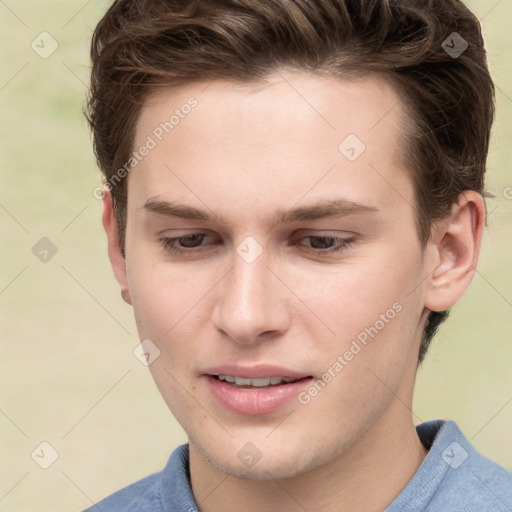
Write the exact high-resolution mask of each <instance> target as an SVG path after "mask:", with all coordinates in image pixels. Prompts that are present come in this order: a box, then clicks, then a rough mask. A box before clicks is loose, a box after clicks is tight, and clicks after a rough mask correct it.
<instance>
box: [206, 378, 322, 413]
mask: <svg viewBox="0 0 512 512" xmlns="http://www.w3.org/2000/svg"><path fill="white" fill-rule="evenodd" d="M206 379H207V383H208V388H209V390H210V392H211V394H212V395H213V396H214V398H215V399H216V400H217V401H218V402H219V403H220V404H221V405H223V406H224V407H226V409H229V410H231V411H234V412H238V413H240V414H247V415H249V416H256V415H259V414H267V413H270V412H273V411H275V410H276V409H278V408H279V407H282V406H283V405H284V404H285V403H287V402H288V401H290V400H291V399H292V398H293V397H295V396H296V395H298V394H299V393H300V392H301V391H302V390H303V389H304V388H305V387H306V386H308V385H309V384H310V383H311V380H312V379H313V378H312V377H308V378H306V379H301V380H298V381H296V382H290V383H289V384H279V385H277V386H269V387H266V388H258V387H251V388H249V387H247V388H242V387H235V386H232V385H230V384H228V383H226V382H225V381H222V380H219V379H217V378H216V377H213V376H211V375H207V376H206Z"/></svg>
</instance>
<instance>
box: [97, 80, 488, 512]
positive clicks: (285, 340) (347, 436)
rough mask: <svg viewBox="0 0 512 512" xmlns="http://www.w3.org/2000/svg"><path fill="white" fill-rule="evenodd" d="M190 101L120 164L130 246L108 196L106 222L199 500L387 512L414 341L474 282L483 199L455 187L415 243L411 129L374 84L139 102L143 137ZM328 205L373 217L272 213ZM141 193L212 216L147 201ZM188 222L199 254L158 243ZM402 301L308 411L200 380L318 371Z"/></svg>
mask: <svg viewBox="0 0 512 512" xmlns="http://www.w3.org/2000/svg"><path fill="white" fill-rule="evenodd" d="M191 96H194V97H195V98H196V99H197V101H198V105H197V107H196V108H194V109H193V110H192V112H191V113H190V114H189V115H188V116H186V117H185V118H184V119H182V120H180V123H179V125H178V126H176V127H175V129H174V130H173V131H172V133H170V134H169V135H168V136H166V137H165V138H163V140H162V141H161V142H160V143H159V144H158V145H157V147H155V148H154V149H152V150H151V151H150V153H149V154H148V155H147V156H146V157H145V158H144V159H143V161H142V162H141V163H140V164H138V165H137V166H136V167H135V168H134V169H133V170H132V171H131V173H130V175H129V178H128V218H127V230H126V259H124V258H123V256H122V253H121V249H120V247H119V243H118V241H117V225H116V221H115V216H114V214H113V210H112V200H111V197H110V194H109V193H108V191H107V193H105V195H104V198H103V224H104V227H105V231H106V233H107V237H108V246H109V256H110V260H111V262H112V267H113V270H114V273H115V276H116V278H117V280H118V281H119V283H120V286H121V288H122V289H124V290H127V291H126V292H125V297H126V300H127V302H129V303H131V304H133V308H134V313H135V318H136V322H137V326H138V330H139V335H140V338H141V339H145V338H149V339H150V340H152V342H153V343H155V345H157V346H158V348H159V350H160V351H161V353H160V357H158V358H157V359H156V360H155V361H154V362H153V363H152V364H151V365H150V370H151V373H152V375H153V377H154V380H155V382H156V384H157V386H158V388H159V390H160V392H161V394H162V396H163V398H164V399H165V401H166V402H167V404H168V406H169V408H170V409H171V411H172V412H173V414H174V415H175V416H176V418H177V419H178V421H179V422H180V424H181V425H182V427H183V428H184V430H185V431H186V433H187V435H188V438H189V442H190V472H191V482H192V488H193V492H194V496H195V498H196V501H197V503H198V506H199V508H200V510H201V511H203V512H210V511H214V510H219V509H220V508H221V507H222V510H228V511H231V510H233V511H234V510H244V511H248V512H250V511H253V510H254V511H256V510H258V511H271V510H272V511H274V510H280V511H296V510H304V509H305V510H322V511H325V512H329V511H331V510H332V511H334V510H336V511H340V510H347V511H348V510H363V511H378V510H383V509H384V508H385V507H386V506H387V505H389V504H390V503H391V502H392V501H393V499H394V498H395V497H396V496H397V495H398V494H399V493H400V492H401V490H402V489H403V488H404V487H405V485H406V484H407V482H408V481H409V480H410V479H411V477H412V476H413V475H414V473H415V471H416V470H417V469H418V467H419V465H420V464H421V462H422V460H423V459H424V457H425V455H426V450H425V448H424V447H423V445H422V444H421V442H420V441H419V439H418V437H417V434H416V430H415V427H414V423H413V417H412V410H411V407H412V395H413V387H414V381H415V376H416V367H417V357H418V350H419V346H420V341H421V335H422V332H423V328H424V325H425V321H426V318H427V315H428V312H429V310H436V311H440V310H443V309H447V308H450V307H451V306H453V305H454V304H455V303H456V302H457V300H458V299H459V298H460V297H461V296H462V294H463V293H464V291H465V290H466V288H467V286H468V285H469V283H470V281H471V279H472V277H473V273H474V267H475V265H476V262H477V258H478V251H479V246H480V239H481V235H482V229H483V223H484V206H483V201H482V199H481V197H480V195H479V194H477V193H474V192H470V191H467V192H465V193H464V194H463V195H461V196H460V198H459V201H458V204H456V205H454V206H453V210H452V214H451V216H450V217H448V218H447V219H444V220H443V221H440V222H438V223H436V224H435V225H434V226H433V229H432V238H431V240H430V241H429V242H428V243H427V245H426V246H422V245H421V243H420V241H419V238H418V234H417V229H416V223H415V219H416V217H415V216H416V210H415V208H414V204H415V199H414V190H413V185H412V181H411V179H410V173H411V170H410V169H407V168H405V167H404V165H403V164H402V163H401V158H400V157H401V150H402V148H403V142H402V141H403V136H404V134H405V133H404V132H405V131H406V130H407V122H406V120H405V116H404V112H403V110H402V106H401V104H400V100H399V96H398V95H397V93H396V92H395V91H394V89H393V88H392V87H391V86H390V85H389V84H388V83H387V82H385V81H384V80H383V79H382V78H379V77H375V76H367V77H365V78H362V79H359V80H358V81H343V80H335V79H328V78H325V77H320V76H316V75H312V74H307V73H301V72H298V71H290V70H288V71H285V70H280V71H279V72H276V73H274V74H272V75H271V76H269V77H268V78H267V79H266V80H265V81H262V82H258V83H254V84H250V85H244V86H242V85H236V84H234V83H231V82H228V81H222V80H217V81H214V82H212V83H210V84H205V83H198V84H189V85H187V86H186V87H181V88H178V89H172V90H170V89H169V90H165V91H162V92H159V93H158V94H155V95H153V96H151V97H150V98H148V100H147V102H146V105H145V107H144V108H143V110H142V112H141V115H140V117H139V120H138V124H137V134H136V141H135V147H140V146H141V145H142V144H144V141H145V140H146V137H147V136H148V135H150V134H151V132H152V130H153V129H154V128H155V127H156V126H158V125H159V123H161V122H162V121H164V120H165V119H167V118H168V116H169V113H170V112H171V113H172V111H173V110H174V109H176V108H179V107H180V106H181V105H183V104H185V103H186V102H187V99H188V98H190V97H191ZM305 100H306V101H305ZM351 133H352V134H356V135H357V136H358V137H359V138H360V139H361V140H362V141H364V144H365V145H366V150H365V151H364V152H363V153H362V154H361V155H360V156H359V158H357V159H356V160H355V161H353V162H351V161H349V160H347V158H346V157H345V156H344V155H343V154H342V153H341V152H340V151H339V149H338V145H339V144H340V142H341V141H342V140H343V139H344V138H345V137H346V136H347V135H348V134H351ZM340 198H343V200H344V201H346V202H349V203H357V204H362V205H365V206H370V207H371V208H372V209H374V210H375V211H366V210H364V211H359V210H355V209H353V208H352V209H350V210H349V211H346V212H345V214H344V215H340V216H337V217H327V218H319V219H316V220H302V221H293V222H288V223H282V224H276V222H275V221H276V216H277V213H278V212H279V211H281V210H284V211H287V210H289V209H291V208H297V207H306V206H311V205H313V204H316V203H319V202H322V201H326V200H337V199H340ZM148 200H151V201H156V200H158V201H168V202H176V203H180V204H183V205H187V206H190V207H195V208H198V209H201V210H204V211H205V212H206V213H208V214H210V215H212V214H215V215H217V216H218V217H220V220H212V221H204V220H187V219H182V218H178V217H173V216H167V215H163V214H161V213H155V212H152V211H148V210H147V209H146V208H145V207H144V205H145V204H146V202H147V201H148ZM194 233H204V234H206V235H207V236H206V237H205V238H204V239H203V240H202V242H201V241H196V247H195V248H193V247H192V249H193V250H195V251H196V252H195V253H193V254H192V256H184V255H180V254H174V253H171V252H169V250H166V249H165V248H164V247H163V245H162V242H161V240H160V239H161V238H162V237H186V236H188V235H192V234H194ZM247 236H252V237H253V238H254V239H255V240H256V241H257V242H258V244H259V245H260V246H261V248H262V251H263V252H262V253H261V255H260V256H259V257H258V258H257V259H256V260H255V261H254V262H252V263H247V262H246V261H244V259H242V258H241V257H240V256H239V255H238V254H237V252H236V249H237V246H238V245H239V244H240V243H241V242H242V241H243V240H244V239H245V238H246V237H247ZM308 236H309V237H326V236H331V237H339V238H342V239H349V240H350V243H349V244H348V245H342V250H340V251H339V252H331V253H329V252H328V250H329V248H330V245H329V244H331V245H334V246H335V247H337V244H338V243H339V242H338V241H334V242H332V241H331V242H329V240H328V239H327V243H326V239H325V238H320V239H319V238H307V237H308ZM187 240H188V241H189V242H190V239H185V240H184V239H182V240H181V243H183V241H185V242H186V241H187ZM322 243H323V244H324V245H322ZM319 244H320V245H319ZM178 245H179V242H178ZM318 247H320V250H323V251H324V252H323V253H319V254H312V253H311V252H308V250H311V248H318ZM323 247H324V249H322V248H323ZM325 247H326V248H325ZM331 250H332V248H331ZM396 303H399V304H400V306H401V310H400V312H399V313H397V314H396V315H395V317H394V318H393V319H392V320H390V321H389V322H388V323H386V325H385V327H384V328H382V329H381V330H380V331H379V333H378V335H376V336H375V337H374V338H373V339H371V341H370V342H369V343H368V344H367V346H365V347H364V349H362V350H361V351H360V352H359V353H358V354H357V355H356V356H354V358H353V359H352V360H351V361H349V362H348V364H347V365H346V366H345V367H344V368H343V370H342V371H341V372H339V373H338V374H336V376H335V377H334V378H333V379H332V380H331V382H329V383H328V385H326V386H325V388H324V389H323V390H322V391H321V392H320V393H318V394H317V396H315V397H314V398H312V399H311V401H310V402H309V403H307V404H301V403H299V401H298V400H295V399H293V400H291V401H290V402H289V403H288V404H287V405H286V406H284V407H282V408H279V409H278V410H276V411H274V412H272V413H269V414H263V415H260V416H245V415H242V414H238V413H236V412H232V411H228V410H226V409H224V408H223V407H222V406H220V405H219V404H218V403H217V402H216V401H215V400H214V399H213V397H212V396H211V395H210V393H209V391H208V389H207V386H206V380H205V379H206V377H205V376H204V375H203V374H204V371H205V370H206V369H207V368H208V367H211V366H214V365H220V364H227V363H234V364H242V365H246V366H253V365H255V364H258V363H260V364H261V363H267V364H278V365H282V366H284V367H287V368H291V369H293V370H296V371H299V372H306V373H307V374H309V375H312V376H314V377H315V378H321V377H322V375H323V374H324V373H325V372H326V371H327V369H328V368H329V367H332V365H333V363H334V362H335V361H336V360H337V357H338V355H340V354H343V353H344V352H345V351H346V350H348V349H349V348H350V346H351V343H352V341H353V340H354V339H355V338H356V337H357V335H358V334H359V333H361V332H362V331H363V330H364V329H365V328H366V327H369V326H373V325H375V323H376V321H377V320H378V319H379V318H381V316H380V315H382V314H385V313H386V311H387V310H389V308H391V307H392V305H393V304H396ZM248 442H251V443H252V444H254V445H255V446H256V447H257V449H258V450H259V452H260V453H261V454H262V456H261V459H260V460H259V461H258V462H257V463H256V464H254V465H253V466H251V467H249V468H248V467H246V466H245V465H244V464H243V463H242V461H241V460H240V459H239V458H238V457H237V453H238V451H239V450H240V449H241V448H242V447H244V446H245V445H246V443H248ZM375 482H378V485H376V484H375Z"/></svg>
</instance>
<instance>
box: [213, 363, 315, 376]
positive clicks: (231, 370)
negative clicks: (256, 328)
mask: <svg viewBox="0 0 512 512" xmlns="http://www.w3.org/2000/svg"><path fill="white" fill-rule="evenodd" d="M204 373H205V374H206V375H229V376H231V377H242V378H245V379H264V378H265V377H290V378H292V379H302V378H304V377H311V375H310V374H308V373H303V372H297V371H294V370H290V368H284V367H282V366H276V365H272V364H258V365H254V366H240V365H235V364H226V365H222V366H214V367H212V368H208V369H207V370H205V371H204Z"/></svg>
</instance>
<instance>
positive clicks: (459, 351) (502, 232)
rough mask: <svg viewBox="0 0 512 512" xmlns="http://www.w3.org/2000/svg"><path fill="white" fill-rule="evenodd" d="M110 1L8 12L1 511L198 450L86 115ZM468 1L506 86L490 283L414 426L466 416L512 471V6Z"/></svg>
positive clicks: (31, 5)
mask: <svg viewBox="0 0 512 512" xmlns="http://www.w3.org/2000/svg"><path fill="white" fill-rule="evenodd" d="M108 5H109V2H107V1H105V0H101V1H98V0H89V1H86V0H80V1H74V0H67V1H44V0H39V1H32V2H30V1H23V0H18V1H14V0H0V34H1V36H0V37H1V38H2V42H1V45H0V52H1V54H0V109H1V110H0V112H1V123H0V156H1V171H0V172H1V174H2V181H1V183H2V186H1V188H0V222H1V224H0V226H1V237H2V238H1V247H2V249H1V260H0V261H1V267H0V311H1V323H0V328H1V331H0V336H1V340H2V344H3V346H4V349H3V353H4V357H2V362H1V373H0V375H1V377H0V378H1V390H2V391H1V395H0V439H1V441H0V443H1V450H2V457H1V462H0V511H10V512H17V511H32V510H33V511H36V510H37V511H53V512H57V511H64V510H66V511H68V510H81V509H83V508H85V507H87V506H89V505H91V503H92V502H96V501H97V500H99V499H100V498H102V497H104V496H106V495H108V494H109V493H111V492H113V491H114V490H116V489H118V488H120V487H122V486H124V485H127V484H128V483H131V482H133V481H135V480H136V479H138V478H141V477H143V476H146V475H148V474H149V473H152V472H154V471H157V470H159V469H160V468H161V467H163V465H164V464H165V462H166V460H167V458H168V456H169V454H170V452H171V451H172V449H173V448H174V447H175V446H177V445H178V444H181V443H183V442H185V441H186V436H185V434H184V433H183V431H182V430H181V427H179V425H178V424H177V422H176V421H175V420H174V418H173V417H172V415H171V414H170V412H169V411H168V410H167V408H166V406H165V404H164V402H163V400H162V399H161V398H160V395H159V393H158V391H157V390H156V387H155V386H154V384H153V382H152V379H151V377H150V375H149V373H148V371H147V368H145V367H144V366H143V365H142V364H140V362H139V361H138V360H137V359H136V358H135V357H134V355H133V349H134V348H135V347H136V345H137V344H138V337H137V332H136V329H135V324H134V321H133V318H132V311H131V309H130V308H129V307H128V306H126V305H125V304H124V302H122V300H121V298H120V296H119V290H118V286H117V283H116V282H115V281H114V278H113V276H112V274H111V270H110V268H109V262H108V258H107V253H106V241H105V237H104V234H103V232H102V227H101V223H100V202H99V201H98V200H97V199H96V198H95V197H94V193H93V192H94V189H95V188H96V187H97V186H98V185H99V184H100V176H99V172H98V171H97V169H96V167H95V163H94V158H93V155H92V150H91V143H90V137H89V133H88V130H87V126H86V123H85V121H84V119H83V117H82V114H81V110H82V107H83V101H84V93H85V90H86V86H87V85H86V84H87V81H88V74H89V57H88V51H89V39H90V36H91V33H92V30H93V28H94V26H95V24H96V23H97V21H98V20H99V19H100V17H101V14H102V13H103V12H104V11H105V10H106V8H107V7H108ZM468 5H469V6H470V7H471V8H472V9H473V10H474V12H475V13H476V14H477V16H478V17H479V18H480V19H481V21H482V26H483V31H484V37H485V39H486V42H487V49H488V54H489V60H490V66H491V71H492V73H493V76H494V78H495V81H496V85H497V112H498V114H497V120H496V123H495V127H494V136H493V142H492V147H491V152H490V158H489V168H488V169H489V170H488V189H489V191H490V192H492V193H493V194H494V195H495V198H494V199H493V200H491V201H489V212H490V214H489V230H488V232H487V233H486V235H485V240H484V245H483V249H482V254H481V261H480V265H479V267H478V272H477V274H476V276H475V279H474V282H473V284H472V287H471V288H470V290H469V291H468V293H467V294H466V295H465V297H464V298H463V299H462V300H461V301H460V303H459V304H458V305H457V306H456V307H455V308H454V310H453V312H452V316H451V318H450V319H449V321H448V322H447V323H446V324H445V325H444V326H443V328H442V330H441V332H440V333H439V334H438V336H437V337H436V340H435V342H434V344H433V347H432V348H431V351H430V354H429V355H428V357H427V359H426V361H425V363H424V365H423V367H422V368H421V369H420V371H419V374H418V383H417V393H416V400H415V404H414V407H413V410H414V414H415V421H416V423H419V422H421V421H425V420H427V419H432V418H453V419H455V420H456V421H457V422H458V423H459V425H460V427H461V428H462V430H463V431H464V432H465V434H466V436H467V437H468V438H469V439H470V440H471V442H472V443H473V444H474V446H475V447H476V448H477V449H478V450H480V451H481V452H482V453H483V454H484V455H486V456H487V457H489V458H491V459H493V460H495V461H497V462H498V463H500V464H502V465H503V466H505V467H507V468H508V469H510V470H512V343H511V332H512V257H511V256H512V188H509V189H507V187H512V144H511V142H510V141H511V140H512V124H511V122H510V120H511V119H512V59H511V56H510V47H511V42H512V36H511V34H510V24H511V21H512V5H511V2H510V1H497V2H494V1H491V2H489V1H487V0H486V1H484V0H473V1H470V2H468ZM42 32H47V33H48V35H47V34H43V35H41V33H42ZM33 41H34V43H33ZM56 44H58V47H57V48H56V50H55V51H54V52H53V53H52V54H51V55H47V54H48V53H50V52H51V50H52V49H53V48H54V46H55V45H56ZM43 57H46V58H43ZM463 93H464V91H461V94H463ZM506 191H508V193H507V192H506ZM43 237H47V238H49V239H50V240H51V242H52V243H53V244H54V246H55V247H56V248H57V253H56V254H55V255H54V256H53V257H51V258H50V256H51V252H50V253H49V255H48V261H47V262H46V263H44V262H42V261H40V260H39V259H38V258H37V257H36V255H34V253H33V247H34V245H35V244H36V243H38V242H39V241H40V240H41V239H42V238H43ZM39 243H41V244H43V246H42V247H43V249H44V248H45V247H46V249H47V250H50V251H51V247H49V246H45V245H44V244H47V242H39ZM36 252H37V251H36ZM41 442H48V443H50V445H51V446H52V447H53V449H55V450H56V452H57V453H58V458H57V459H56V460H55V462H54V463H53V464H51V465H50V466H49V467H48V468H47V469H43V468H42V467H40V465H41V464H43V465H44V464H45V463H46V464H48V463H49V462H51V459H52V454H53V452H52V449H51V448H48V447H47V446H45V445H43V446H41Z"/></svg>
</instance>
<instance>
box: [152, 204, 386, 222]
mask: <svg viewBox="0 0 512 512" xmlns="http://www.w3.org/2000/svg"><path fill="white" fill-rule="evenodd" d="M143 208H144V210H146V211H148V212H151V213H157V214H159V215H165V216H168V217H178V218H181V219H188V220H198V221H203V222H222V223H224V222H223V221H222V218H221V217H219V216H218V215H217V214H215V213H214V212H213V211H211V210H209V211H207V210H201V209H199V208H195V207H193V206H188V205H184V204H179V203H176V202H169V201H162V200H156V199H154V198H150V199H148V200H147V201H146V203H145V204H144V207H143ZM378 211H379V209H378V208H377V207H375V206H373V205H370V204H364V203H357V202H353V201H348V200H346V199H332V200H327V201H320V202H318V203H315V204H313V205H310V206H300V207H295V208H291V209H288V210H279V211H278V212H277V214H276V217H275V218H276V224H284V223H290V222H300V221H302V222H303V221H311V220H318V219H325V218H329V217H346V216H348V215H353V214H360V213H376V212H378Z"/></svg>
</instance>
